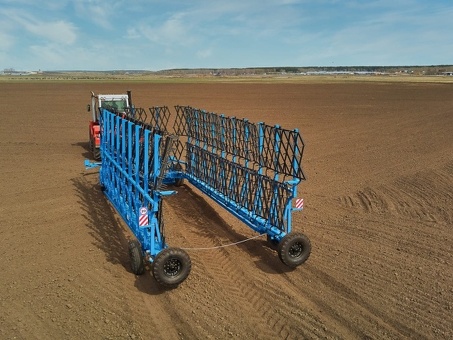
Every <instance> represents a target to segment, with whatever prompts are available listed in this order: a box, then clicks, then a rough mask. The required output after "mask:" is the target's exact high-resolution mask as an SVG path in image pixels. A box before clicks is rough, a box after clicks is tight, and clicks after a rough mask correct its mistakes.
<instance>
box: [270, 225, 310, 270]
mask: <svg viewBox="0 0 453 340" xmlns="http://www.w3.org/2000/svg"><path fill="white" fill-rule="evenodd" d="M310 252H311V243H310V240H309V239H308V237H307V236H305V235H304V234H302V233H289V234H287V235H285V236H284V237H283V238H282V239H281V241H280V243H279V244H278V257H279V258H280V260H281V261H282V262H283V263H284V264H286V265H287V266H288V267H291V268H295V267H297V266H299V265H301V264H302V263H304V262H305V261H306V260H307V259H308V257H309V256H310Z"/></svg>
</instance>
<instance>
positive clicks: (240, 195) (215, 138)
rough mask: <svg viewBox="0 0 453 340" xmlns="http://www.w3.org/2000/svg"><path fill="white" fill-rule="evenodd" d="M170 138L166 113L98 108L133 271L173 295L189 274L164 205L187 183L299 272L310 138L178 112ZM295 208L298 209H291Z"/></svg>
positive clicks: (106, 176) (306, 246)
mask: <svg viewBox="0 0 453 340" xmlns="http://www.w3.org/2000/svg"><path fill="white" fill-rule="evenodd" d="M175 109H176V118H175V120H174V125H173V133H169V132H168V130H167V124H168V122H169V117H170V110H169V109H168V107H165V106H164V107H152V108H149V110H148V111H146V110H144V109H142V108H128V109H126V110H125V111H123V112H117V111H115V110H114V109H113V108H110V109H109V108H99V111H100V126H101V149H100V150H101V162H100V163H90V162H87V163H86V164H87V166H88V167H92V166H96V165H100V166H101V169H100V183H101V186H102V188H103V190H104V193H105V195H106V196H107V198H108V199H109V201H110V202H111V203H112V205H113V206H114V207H115V209H116V210H117V212H118V213H119V214H120V215H121V217H122V218H123V220H124V221H125V222H126V224H127V225H128V226H129V228H130V230H131V231H132V232H133V234H134V235H135V237H136V239H134V240H132V241H130V243H129V255H130V259H131V268H132V271H133V272H134V273H135V274H137V275H140V274H142V273H143V272H144V270H145V263H146V262H147V263H150V264H151V268H152V273H153V275H154V277H155V279H156V281H157V282H158V283H159V284H161V285H164V286H168V287H174V286H177V285H178V284H180V283H181V282H183V281H184V280H185V279H186V278H187V276H188V275H189V273H190V270H191V260H190V257H189V255H188V254H187V252H186V251H185V250H184V249H181V248H175V247H169V246H168V245H167V243H166V241H165V230H164V229H165V228H164V223H163V218H162V199H163V198H164V197H166V196H168V195H173V194H175V193H176V191H174V190H168V185H173V186H179V185H181V184H182V183H183V181H184V180H187V181H189V183H190V184H192V185H193V186H195V187H196V188H198V189H199V190H201V191H202V192H203V193H204V194H206V195H208V196H209V197H210V198H212V199H213V200H214V201H215V202H217V203H219V204H220V205H221V206H222V207H223V208H225V209H226V210H227V211H229V212H230V213H231V214H233V215H234V216H236V217H237V218H239V219H240V220H241V221H242V222H243V223H245V224H246V225H247V226H249V227H250V228H251V229H253V230H254V231H256V232H258V233H260V234H266V236H267V241H268V242H269V244H270V246H271V247H272V248H274V249H276V250H277V251H278V256H279V258H280V260H281V261H282V262H283V263H284V264H286V265H287V266H289V267H297V266H298V265H300V264H302V263H303V262H305V261H306V260H307V258H308V257H309V255H310V251H311V245H310V241H309V239H308V238H307V237H306V236H305V235H304V234H302V233H300V232H293V231H292V218H291V216H292V212H293V211H295V210H301V209H302V208H303V200H302V199H297V197H296V195H297V185H298V184H299V183H300V182H301V181H302V180H304V179H305V176H304V173H303V171H302V154H303V148H304V144H303V140H302V137H301V135H300V133H299V131H298V130H297V129H296V130H285V129H282V128H281V127H280V126H269V125H266V124H264V123H258V124H254V123H251V122H249V121H248V120H246V119H236V118H234V117H227V116H224V115H218V114H215V113H211V112H206V111H204V110H199V109H196V108H192V107H190V106H176V107H175ZM293 200H294V201H295V202H294V203H295V204H294V205H295V206H294V207H293Z"/></svg>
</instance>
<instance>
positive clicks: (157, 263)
mask: <svg viewBox="0 0 453 340" xmlns="http://www.w3.org/2000/svg"><path fill="white" fill-rule="evenodd" d="M191 268H192V262H191V261H190V257H189V255H188V254H187V253H186V252H185V251H184V250H182V249H180V248H167V249H164V250H162V251H161V252H160V253H159V254H157V256H156V258H155V259H154V264H153V276H154V278H155V279H156V281H157V283H159V284H160V285H162V286H165V287H169V288H173V287H176V286H178V285H179V284H180V283H181V282H183V281H184V280H185V279H187V277H188V276H189V273H190V270H191Z"/></svg>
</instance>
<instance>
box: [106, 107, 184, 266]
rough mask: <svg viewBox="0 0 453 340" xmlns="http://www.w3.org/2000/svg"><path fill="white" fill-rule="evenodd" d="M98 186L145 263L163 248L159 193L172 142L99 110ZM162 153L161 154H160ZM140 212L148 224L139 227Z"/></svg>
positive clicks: (137, 124)
mask: <svg viewBox="0 0 453 340" xmlns="http://www.w3.org/2000/svg"><path fill="white" fill-rule="evenodd" d="M100 113H101V114H100V117H101V119H100V125H101V157H102V163H101V164H102V165H101V170H100V183H101V185H102V186H103V188H104V193H105V195H106V196H107V198H108V199H109V201H110V202H111V203H112V204H113V206H114V207H115V209H116V210H117V211H118V213H119V214H120V215H121V217H122V218H123V219H124V221H125V222H126V223H127V225H128V226H129V228H130V229H131V231H132V232H133V233H134V235H135V236H136V237H137V239H138V241H139V242H140V244H141V246H142V250H143V252H144V253H145V254H146V255H148V259H149V261H151V262H152V261H153V259H154V257H155V256H156V255H157V254H158V253H159V252H160V251H162V250H163V249H165V248H167V247H168V246H167V244H166V243H165V236H164V230H163V223H162V221H161V216H162V214H161V213H159V212H161V208H162V204H161V203H162V197H163V196H167V195H171V194H174V193H175V192H174V191H168V190H161V187H160V185H161V181H160V179H161V178H163V177H164V174H163V173H162V172H165V170H166V166H165V164H166V162H167V157H168V152H167V151H165V150H167V149H170V150H171V143H173V139H172V138H170V137H166V138H164V136H163V135H162V134H160V133H158V131H157V130H154V129H152V128H150V127H149V126H147V125H146V124H139V123H138V122H136V121H134V120H129V119H127V117H123V116H121V115H118V114H115V113H112V112H110V111H108V110H106V109H103V108H102V109H100ZM162 152H163V153H162ZM140 208H146V209H147V220H148V224H146V225H140V223H139V218H140Z"/></svg>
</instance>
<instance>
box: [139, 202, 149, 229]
mask: <svg viewBox="0 0 453 340" xmlns="http://www.w3.org/2000/svg"><path fill="white" fill-rule="evenodd" d="M148 224H149V222H148V209H147V208H146V207H141V208H140V215H139V217H138V225H139V226H140V227H143V226H145V225H148Z"/></svg>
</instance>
